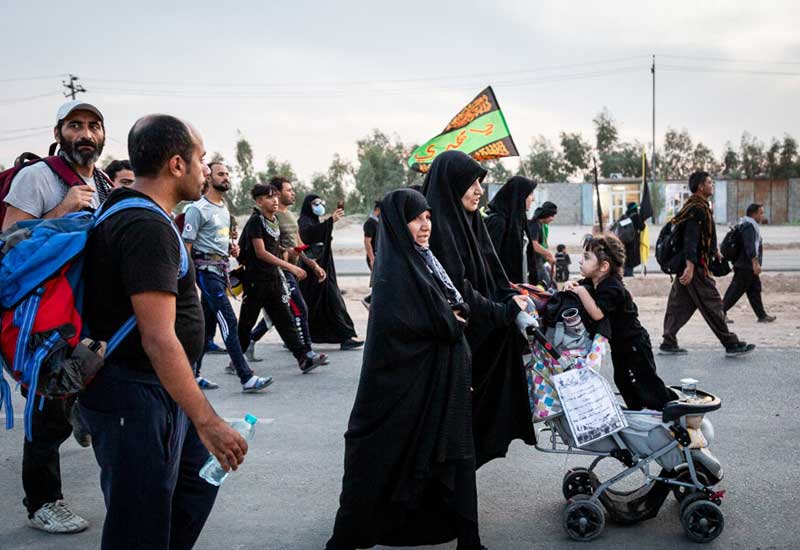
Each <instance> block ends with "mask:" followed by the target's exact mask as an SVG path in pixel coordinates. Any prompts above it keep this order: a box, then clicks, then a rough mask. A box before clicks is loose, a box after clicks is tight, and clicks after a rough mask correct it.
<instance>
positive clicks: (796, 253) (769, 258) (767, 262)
mask: <svg viewBox="0 0 800 550" xmlns="http://www.w3.org/2000/svg"><path fill="white" fill-rule="evenodd" d="M570 258H571V259H572V263H571V264H570V273H573V274H577V273H578V270H579V268H578V260H579V259H580V256H579V255H578V254H571V255H570ZM335 260H336V274H337V275H339V276H348V275H369V269H368V268H367V264H366V262H365V261H364V258H363V257H362V256H335ZM640 269H641V268H639V267H637V268H636V273H637V274H638V273H639V272H640ZM764 271H765V272H767V273H770V272H793V271H800V250H792V249H784V250H766V251H765V252H764ZM647 272H648V273H657V274H659V275H660V274H661V268H659V267H658V262H656V259H655V257H654V256H653V255H652V254H651V256H650V258H649V259H648V261H647Z"/></svg>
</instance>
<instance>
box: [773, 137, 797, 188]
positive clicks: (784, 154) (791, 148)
mask: <svg viewBox="0 0 800 550" xmlns="http://www.w3.org/2000/svg"><path fill="white" fill-rule="evenodd" d="M776 177H779V178H797V177H800V156H798V152H797V141H796V140H795V139H794V138H793V137H792V136H790V135H789V134H784V136H783V143H782V144H781V153H780V159H779V161H778V172H777V174H776Z"/></svg>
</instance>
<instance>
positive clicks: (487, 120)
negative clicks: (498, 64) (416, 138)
mask: <svg viewBox="0 0 800 550" xmlns="http://www.w3.org/2000/svg"><path fill="white" fill-rule="evenodd" d="M452 150H457V151H463V152H464V153H467V154H468V155H470V156H471V157H472V158H474V159H475V160H477V161H483V160H491V159H498V158H502V157H516V156H519V152H518V151H517V147H516V145H514V140H513V139H512V138H511V132H509V130H508V125H507V124H506V119H505V117H504V116H503V112H502V111H501V110H500V106H499V105H498V104H497V98H496V97H495V95H494V91H492V87H491V86H489V87H488V88H486V89H485V90H483V91H482V92H481V93H479V94H478V95H477V97H475V99H473V100H472V101H471V102H470V103H469V105H467V106H466V107H464V108H463V109H462V110H461V112H460V113H458V114H457V115H456V116H455V117H453V120H451V121H450V123H449V124H448V125H447V127H446V128H445V129H444V130H442V133H441V134H439V135H438V136H436V137H434V138H431V139H430V140H428V142H427V143H425V144H423V145H420V146H419V147H417V148H416V149H415V150H414V152H413V153H411V156H410V157H409V159H408V165H409V166H410V167H411V168H412V169H413V170H416V171H417V172H423V173H424V172H427V171H428V168H430V165H431V163H432V162H433V159H435V158H436V156H437V155H438V154H439V153H443V152H445V151H452Z"/></svg>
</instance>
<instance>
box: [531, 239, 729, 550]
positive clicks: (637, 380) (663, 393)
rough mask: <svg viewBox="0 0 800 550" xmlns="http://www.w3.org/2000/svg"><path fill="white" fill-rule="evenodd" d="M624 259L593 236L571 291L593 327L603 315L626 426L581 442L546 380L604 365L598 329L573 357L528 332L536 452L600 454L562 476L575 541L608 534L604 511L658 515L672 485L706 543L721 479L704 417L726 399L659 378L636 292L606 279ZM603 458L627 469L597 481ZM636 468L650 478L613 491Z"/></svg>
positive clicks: (631, 518) (629, 517)
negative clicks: (565, 370)
mask: <svg viewBox="0 0 800 550" xmlns="http://www.w3.org/2000/svg"><path fill="white" fill-rule="evenodd" d="M616 245H619V247H617V246H616ZM620 249H622V250H623V252H622V254H620ZM623 262H624V249H623V248H622V245H621V243H620V242H619V240H618V239H616V238H615V237H608V236H606V237H598V238H593V239H591V240H590V241H588V242H587V250H586V253H585V254H584V258H583V260H582V262H581V264H582V265H581V272H582V274H583V275H584V276H585V277H586V278H587V279H588V281H587V280H584V281H582V283H583V285H582V286H580V288H581V289H583V290H576V289H577V288H578V286H579V285H577V284H572V285H570V288H571V289H572V292H573V293H574V294H575V295H577V296H578V297H579V298H580V300H581V304H582V305H583V308H584V316H585V317H588V318H587V319H586V321H587V324H588V325H589V326H590V327H592V328H597V324H596V323H593V321H595V322H596V321H598V320H602V319H603V318H606V317H607V319H606V326H605V327H603V328H602V329H601V331H604V332H607V333H608V335H610V336H611V340H610V344H611V345H610V347H611V350H612V353H611V355H612V359H613V363H614V371H615V373H614V378H615V381H616V383H617V386H618V389H619V390H620V392H621V393H622V396H623V399H624V400H625V402H626V404H627V405H628V410H624V411H623V416H624V419H625V421H626V423H627V426H626V427H624V428H622V429H621V430H619V431H617V432H615V433H611V434H609V435H607V436H605V437H602V438H600V439H597V440H595V441H592V442H590V443H587V444H580V443H579V442H578V439H577V438H576V437H575V434H573V433H572V429H571V427H570V423H569V422H568V421H567V419H566V418H565V417H564V412H563V411H562V409H561V406H560V402H559V399H558V395H557V392H556V391H555V387H554V386H552V385H551V379H550V378H549V376H552V375H553V374H556V373H558V372H561V370H563V367H564V364H565V363H567V365H566V366H567V368H569V367H570V366H575V367H577V368H581V367H583V368H586V367H587V366H588V367H589V368H599V363H600V361H601V360H602V356H603V354H604V353H605V342H606V341H605V339H604V338H603V336H602V335H601V334H598V335H596V336H595V338H594V341H593V343H592V345H591V347H590V348H589V353H588V354H587V356H586V357H583V358H577V360H575V357H574V354H573V356H572V358H570V354H569V353H568V350H559V349H554V347H553V345H552V343H551V342H550V341H548V340H547V338H546V337H545V336H544V334H542V333H541V331H539V330H538V329H534V330H531V331H530V334H531V335H533V336H536V338H533V339H531V344H532V345H531V351H532V361H531V365H530V366H529V387H530V389H531V398H532V399H531V406H532V409H533V411H534V422H539V421H543V422H544V427H543V428H541V429H540V430H539V433H538V435H539V436H540V437H539V438H538V440H539V441H540V443H539V444H537V449H539V450H541V451H544V452H550V453H562V454H574V455H584V456H593V457H595V459H594V461H593V462H592V463H591V465H590V466H589V468H573V469H572V470H570V471H569V472H567V474H566V475H565V477H564V480H563V485H562V490H563V493H564V496H565V498H567V499H568V502H567V504H566V506H565V508H564V511H563V516H562V519H563V525H564V528H565V530H566V532H567V534H568V535H569V536H570V537H571V538H573V539H574V540H582V541H587V540H592V539H594V538H595V537H597V536H598V535H599V534H600V533H601V532H602V530H603V527H604V525H605V513H604V512H603V508H605V510H606V511H607V512H608V514H609V516H610V518H611V519H613V520H614V521H617V522H620V523H633V522H638V521H643V520H646V519H650V518H652V517H655V516H656V515H657V513H658V511H659V509H660V508H661V506H662V504H663V503H664V501H665V500H666V498H667V496H668V495H669V492H670V489H671V490H672V492H673V493H674V495H675V496H676V498H677V499H678V500H679V501H681V518H680V519H681V523H682V525H683V527H684V529H685V531H686V534H687V535H688V536H689V538H691V539H692V540H694V541H698V542H709V541H711V540H713V539H715V538H716V537H717V536H719V534H720V533H721V532H722V529H723V526H724V519H723V516H722V511H721V509H720V508H719V505H720V504H721V499H722V496H723V495H724V492H715V491H713V490H712V487H713V486H714V485H716V484H717V483H719V481H720V480H721V479H722V467H721V465H720V463H719V462H718V461H717V460H716V458H714V456H713V455H712V454H711V453H710V452H709V450H708V448H707V447H708V444H709V443H710V442H711V441H712V439H713V433H714V432H713V427H712V425H711V423H710V422H709V421H708V420H707V419H705V418H704V415H705V413H707V412H711V411H714V410H717V409H719V408H720V406H721V402H720V400H719V399H718V398H716V397H715V396H713V395H711V394H708V393H705V392H701V391H696V390H694V389H692V390H691V391H688V390H687V391H686V392H684V391H682V390H680V389H678V388H667V387H666V386H665V385H664V384H663V382H662V381H661V379H660V378H659V377H658V376H657V375H656V374H655V363H654V361H653V358H652V351H651V348H650V345H649V337H648V336H647V333H646V332H645V331H644V329H643V328H641V325H639V323H638V319H637V314H636V307H635V304H633V302H632V300H631V298H630V294H629V293H628V292H627V290H625V289H624V286H622V285H621V281H620V285H619V287H617V285H615V284H611V285H609V284H603V281H604V280H609V279H608V278H609V277H613V273H614V272H616V271H615V270H616V268H619V267H620V266H621V265H622V263H623ZM612 270H613V271H612ZM598 275H599V276H598ZM612 282H613V279H612ZM609 287H610V288H609ZM620 289H621V291H620ZM570 315H572V312H570ZM623 316H624V317H625V318H620V317H623ZM609 325H610V326H611V330H610V331H608V326H609ZM620 344H621V345H620ZM615 348H616V349H615ZM562 352H567V353H564V354H563V355H562ZM615 352H616V353H615ZM648 352H649V353H648ZM592 356H594V357H593V358H592ZM570 363H571V364H570ZM634 409H636V410H634ZM642 409H645V410H642ZM648 409H649V410H648ZM548 441H549V445H548V444H547V443H546V442H548ZM604 458H613V459H615V460H616V461H618V462H620V463H622V464H623V465H624V466H625V470H623V471H622V472H621V473H619V474H617V475H615V476H613V477H612V478H611V479H608V480H607V481H605V482H603V481H601V480H600V479H599V478H598V477H597V474H596V472H595V470H596V467H597V465H598V464H599V463H600V461H601V460H602V459H604ZM656 465H659V466H661V471H660V473H658V474H657V475H654V474H653V473H651V471H650V467H651V466H656ZM637 472H641V473H642V474H643V475H644V477H645V483H644V484H643V485H642V486H641V487H639V488H637V489H636V490H634V491H618V490H615V489H613V488H612V487H613V486H614V485H616V484H618V483H619V482H620V481H622V480H623V479H625V478H628V477H629V476H631V475H632V474H635V473H637ZM601 505H602V507H601Z"/></svg>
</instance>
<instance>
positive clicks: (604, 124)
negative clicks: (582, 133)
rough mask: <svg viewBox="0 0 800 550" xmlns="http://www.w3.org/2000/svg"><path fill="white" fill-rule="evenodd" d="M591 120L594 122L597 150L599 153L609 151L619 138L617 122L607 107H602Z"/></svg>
mask: <svg viewBox="0 0 800 550" xmlns="http://www.w3.org/2000/svg"><path fill="white" fill-rule="evenodd" d="M592 122H594V130H595V147H596V148H597V152H598V153H600V154H602V153H606V152H610V151H611V149H612V147H614V145H615V144H616V143H617V140H618V139H619V130H617V122H616V121H615V120H614V118H613V117H612V116H611V111H609V110H608V107H603V110H602V111H600V113H598V114H597V116H596V117H594V120H592Z"/></svg>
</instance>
